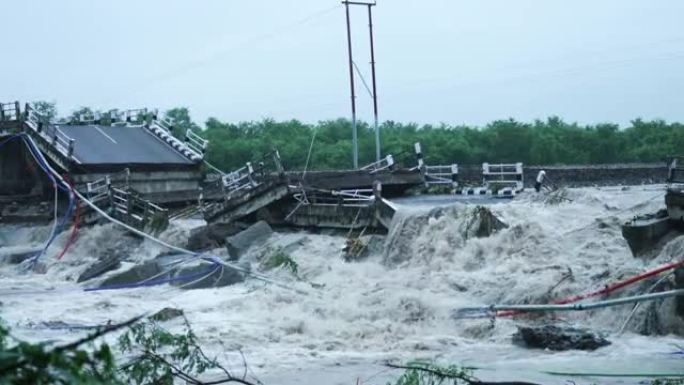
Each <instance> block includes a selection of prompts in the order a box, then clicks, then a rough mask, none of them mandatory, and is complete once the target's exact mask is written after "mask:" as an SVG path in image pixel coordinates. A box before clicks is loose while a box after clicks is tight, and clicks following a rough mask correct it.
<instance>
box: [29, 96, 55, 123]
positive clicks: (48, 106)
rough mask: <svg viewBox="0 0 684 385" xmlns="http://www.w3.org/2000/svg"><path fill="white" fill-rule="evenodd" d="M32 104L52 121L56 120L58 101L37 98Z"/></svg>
mask: <svg viewBox="0 0 684 385" xmlns="http://www.w3.org/2000/svg"><path fill="white" fill-rule="evenodd" d="M31 105H32V106H33V108H34V109H35V110H36V112H38V113H39V114H41V115H43V116H44V117H46V118H47V120H48V121H50V122H52V121H54V120H55V118H57V103H55V102H48V101H45V100H36V101H35V102H33V103H31Z"/></svg>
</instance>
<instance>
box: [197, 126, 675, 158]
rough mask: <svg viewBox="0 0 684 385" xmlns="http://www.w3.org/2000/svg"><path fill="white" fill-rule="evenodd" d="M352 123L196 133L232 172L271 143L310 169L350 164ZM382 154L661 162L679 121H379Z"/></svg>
mask: <svg viewBox="0 0 684 385" xmlns="http://www.w3.org/2000/svg"><path fill="white" fill-rule="evenodd" d="M351 131H352V128H351V122H350V121H349V120H346V119H337V120H326V121H320V122H318V123H315V124H306V123H302V122H300V121H297V120H290V121H283V122H277V121H274V120H270V119H265V120H261V121H253V122H240V123H229V122H221V121H219V120H217V119H214V118H210V119H209V120H208V121H207V122H206V125H205V128H204V129H203V131H202V132H201V135H202V136H203V137H205V138H206V139H209V141H210V144H209V152H208V159H209V161H210V162H212V163H214V164H215V165H217V166H218V167H220V168H225V169H233V168H235V167H239V166H240V165H242V164H244V162H246V161H249V160H250V159H255V158H256V157H257V156H258V155H259V154H262V153H265V152H267V151H268V150H269V149H270V148H273V147H275V148H277V149H278V150H279V151H280V154H281V156H282V158H283V160H284V163H285V166H286V168H287V169H302V168H303V167H304V165H305V164H306V159H307V155H308V152H309V147H310V146H311V144H312V142H313V146H312V147H311V148H312V150H311V156H310V160H309V169H313V170H317V169H318V170H322V169H348V168H351V167H352V158H351V153H352V141H351ZM358 133H359V163H360V164H367V163H370V162H372V161H373V160H374V156H375V155H374V154H375V139H374V131H373V127H372V126H370V125H369V124H367V123H365V122H361V123H359V124H358ZM380 136H381V143H382V154H383V155H387V154H393V155H394V157H395V159H396V160H397V161H398V162H400V163H403V164H404V165H407V166H413V165H415V164H416V159H415V154H414V151H413V144H414V143H415V142H420V143H421V145H422V148H423V154H424V159H425V161H426V163H427V164H432V165H437V164H451V163H458V164H480V163H482V162H491V163H497V162H523V163H525V164H528V165H533V164H534V165H557V164H602V163H626V162H661V161H664V160H665V159H666V158H667V157H668V156H671V155H676V154H680V153H681V152H682V149H684V125H682V124H680V123H666V122H665V121H662V120H653V121H643V120H640V119H637V120H634V121H633V122H631V125H630V126H629V127H626V128H623V129H621V128H619V127H618V125H616V124H610V123H605V124H598V125H579V124H577V123H566V122H564V121H563V120H561V119H560V118H557V117H551V118H548V119H546V120H544V121H542V120H537V121H535V122H532V123H526V122H519V121H516V120H513V119H509V120H497V121H494V122H492V123H490V124H488V125H486V126H484V127H471V126H452V125H447V124H440V125H429V124H426V125H418V124H415V123H399V122H394V121H386V122H383V123H382V124H381V125H380Z"/></svg>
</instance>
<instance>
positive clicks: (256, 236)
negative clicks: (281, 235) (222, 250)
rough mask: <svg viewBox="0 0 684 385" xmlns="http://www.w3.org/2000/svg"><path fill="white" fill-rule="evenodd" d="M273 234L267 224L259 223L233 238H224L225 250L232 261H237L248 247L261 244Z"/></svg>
mask: <svg viewBox="0 0 684 385" xmlns="http://www.w3.org/2000/svg"><path fill="white" fill-rule="evenodd" d="M271 234H273V229H271V226H269V225H268V223H266V222H264V221H259V222H257V223H255V224H253V225H251V226H249V227H248V228H247V229H245V230H244V231H241V232H239V233H237V234H235V235H233V236H230V237H228V238H226V248H228V253H229V254H230V257H231V259H232V260H235V259H238V258H239V257H240V255H242V253H244V252H245V251H246V250H247V249H248V248H249V247H250V246H252V245H253V244H255V243H257V242H263V241H265V240H266V239H267V238H268V237H270V236H271Z"/></svg>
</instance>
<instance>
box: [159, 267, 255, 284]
mask: <svg viewBox="0 0 684 385" xmlns="http://www.w3.org/2000/svg"><path fill="white" fill-rule="evenodd" d="M173 277H174V278H180V277H188V278H187V279H182V280H176V281H173V282H172V283H171V284H172V285H174V286H179V287H181V288H183V289H207V288H211V287H223V286H228V285H233V284H236V283H240V282H243V281H244V280H245V275H244V273H242V272H240V271H238V270H235V269H233V268H230V267H227V266H223V265H220V266H218V267H215V266H213V265H211V264H208V263H201V264H199V265H195V266H188V267H184V268H181V269H178V271H177V272H176V273H175V274H174V276H173Z"/></svg>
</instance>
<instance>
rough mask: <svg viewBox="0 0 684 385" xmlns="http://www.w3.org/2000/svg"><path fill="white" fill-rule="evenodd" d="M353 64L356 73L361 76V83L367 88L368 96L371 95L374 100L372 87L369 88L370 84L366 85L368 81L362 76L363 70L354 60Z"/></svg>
mask: <svg viewBox="0 0 684 385" xmlns="http://www.w3.org/2000/svg"><path fill="white" fill-rule="evenodd" d="M352 64H353V65H354V68H355V69H356V73H357V74H358V75H359V78H361V83H363V86H364V87H365V88H366V91H368V95H370V97H371V98H372V97H373V91H371V89H370V87H368V83H366V79H365V78H364V77H363V75H362V74H361V70H360V69H359V67H358V66H357V65H356V62H355V61H353V60H352Z"/></svg>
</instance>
